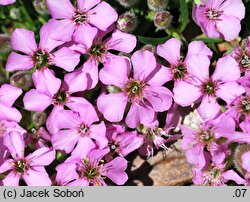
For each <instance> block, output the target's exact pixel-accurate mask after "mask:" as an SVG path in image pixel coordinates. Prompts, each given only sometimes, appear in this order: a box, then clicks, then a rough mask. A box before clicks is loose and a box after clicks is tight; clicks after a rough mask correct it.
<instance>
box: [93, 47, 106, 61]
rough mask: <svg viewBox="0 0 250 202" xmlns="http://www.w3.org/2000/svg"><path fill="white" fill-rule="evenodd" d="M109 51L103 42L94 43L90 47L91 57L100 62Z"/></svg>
mask: <svg viewBox="0 0 250 202" xmlns="http://www.w3.org/2000/svg"><path fill="white" fill-rule="evenodd" d="M106 53H107V49H106V47H105V46H104V45H103V44H94V45H92V47H91V48H90V51H89V54H90V55H91V57H93V58H95V59H96V60H98V62H102V57H103V55H104V54H106Z"/></svg>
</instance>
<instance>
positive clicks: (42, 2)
mask: <svg viewBox="0 0 250 202" xmlns="http://www.w3.org/2000/svg"><path fill="white" fill-rule="evenodd" d="M33 5H34V8H35V10H36V12H38V13H40V14H42V15H47V14H49V11H48V8H47V5H46V0H34V1H33Z"/></svg>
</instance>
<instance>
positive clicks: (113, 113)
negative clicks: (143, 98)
mask: <svg viewBox="0 0 250 202" xmlns="http://www.w3.org/2000/svg"><path fill="white" fill-rule="evenodd" d="M127 102H128V99H127V97H126V96H125V95H124V94H123V93H111V94H107V95H105V94H103V95H100V96H99V98H98V99H97V107H98V110H99V111H100V112H101V113H103V115H104V117H105V119H107V120H109V121H111V122H117V121H121V120H122V118H123V114H124V111H125V108H126V106H127Z"/></svg>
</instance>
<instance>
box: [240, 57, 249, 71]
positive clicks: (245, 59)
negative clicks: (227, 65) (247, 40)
mask: <svg viewBox="0 0 250 202" xmlns="http://www.w3.org/2000/svg"><path fill="white" fill-rule="evenodd" d="M240 64H241V65H242V66H243V67H244V68H248V67H249V66H250V58H249V57H248V56H247V55H245V54H243V55H242V56H241V60H240Z"/></svg>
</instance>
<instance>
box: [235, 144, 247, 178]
mask: <svg viewBox="0 0 250 202" xmlns="http://www.w3.org/2000/svg"><path fill="white" fill-rule="evenodd" d="M249 151H250V145H249V144H241V145H238V146H237V147H236V149H235V153H234V166H235V168H236V169H237V170H238V171H239V172H240V173H241V174H242V175H245V174H246V170H245V169H244V168H243V167H242V159H241V157H242V155H243V154H244V153H246V152H249Z"/></svg>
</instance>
